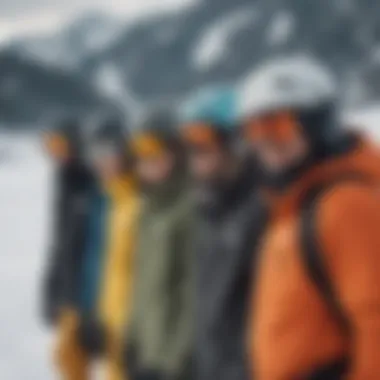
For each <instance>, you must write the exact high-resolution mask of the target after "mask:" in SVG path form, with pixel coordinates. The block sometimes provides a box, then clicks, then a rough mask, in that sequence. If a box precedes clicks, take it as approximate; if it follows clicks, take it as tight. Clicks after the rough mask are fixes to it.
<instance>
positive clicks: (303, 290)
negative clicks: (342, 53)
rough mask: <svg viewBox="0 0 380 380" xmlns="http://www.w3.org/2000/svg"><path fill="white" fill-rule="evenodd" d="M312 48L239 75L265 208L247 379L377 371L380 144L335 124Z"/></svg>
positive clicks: (358, 377) (347, 379)
mask: <svg viewBox="0 0 380 380" xmlns="http://www.w3.org/2000/svg"><path fill="white" fill-rule="evenodd" d="M336 93H337V92H336V85H335V81H334V78H333V75H332V74H330V72H329V71H328V70H327V69H326V68H325V67H323V65H321V64H320V63H319V62H317V61H314V60H313V59H312V58H310V57H297V58H294V57H287V58H284V59H283V60H276V61H272V62H268V63H266V64H265V65H264V66H263V67H261V68H259V69H258V70H257V71H255V72H254V73H253V74H252V76H251V77H249V78H248V79H247V81H246V82H245V83H244V84H243V86H242V89H241V99H240V117H241V120H242V125H243V131H244V134H245V136H246V138H247V140H248V141H249V142H250V144H251V146H252V148H253V150H254V152H255V153H256V155H257V157H258V160H259V162H260V166H261V169H262V171H263V174H264V176H265V179H266V181H265V186H264V189H263V191H264V192H265V194H266V196H267V198H268V201H269V203H270V206H271V212H270V220H269V224H268V227H267V229H266V231H265V235H264V237H263V241H262V246H261V252H260V262H259V265H258V268H256V270H257V271H258V280H257V283H256V284H255V293H254V295H253V296H252V305H251V314H250V318H249V334H248V349H249V350H248V352H249V357H250V361H251V366H252V377H253V378H254V379H255V380H341V379H344V380H375V379H380V234H379V231H378V229H379V225H380V193H379V189H378V186H379V184H380V153H379V150H378V149H377V147H374V146H372V145H371V144H370V143H369V142H368V141H366V140H365V139H364V138H363V137H361V136H357V135H354V134H351V133H349V132H347V131H345V129H344V128H341V126H340V122H339V120H338V117H337V106H336V103H337V95H336Z"/></svg>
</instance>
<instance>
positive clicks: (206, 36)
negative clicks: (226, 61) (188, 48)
mask: <svg viewBox="0 0 380 380" xmlns="http://www.w3.org/2000/svg"><path fill="white" fill-rule="evenodd" d="M257 16H258V13H257V10H256V9H255V8H254V7H245V8H243V9H240V10H238V11H236V12H233V13H232V14H229V15H228V16H227V17H223V18H222V19H219V20H217V21H216V22H214V23H213V24H212V25H211V26H210V27H208V28H207V29H206V30H205V32H204V33H203V34H202V36H201V38H200V39H199V40H198V41H196V44H195V48H194V50H193V54H192V61H193V64H194V65H195V66H196V67H197V68H198V69H201V70H206V69H209V68H211V67H212V66H213V65H215V64H217V63H218V62H220V61H221V60H222V59H223V58H224V57H225V56H226V54H227V52H228V44H229V40H230V39H231V37H233V35H234V34H235V33H237V32H238V31H239V30H241V29H243V28H244V27H245V26H246V25H248V24H251V23H254V22H255V21H256V17H257Z"/></svg>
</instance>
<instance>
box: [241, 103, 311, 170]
mask: <svg viewBox="0 0 380 380" xmlns="http://www.w3.org/2000/svg"><path fill="white" fill-rule="evenodd" d="M244 134H245V137H246V139H247V140H248V142H249V144H250V146H251V147H252V149H253V151H254V153H255V154H256V156H257V158H258V159H259V161H260V163H261V164H262V165H263V166H264V169H265V170H267V171H268V172H270V173H273V174H276V173H280V172H283V171H286V170H287V169H288V168H291V167H293V166H295V165H298V164H300V163H302V161H303V160H305V159H306V157H307V155H308V153H309V149H310V147H309V144H308V142H307V140H306V138H305V136H304V135H303V133H302V128H301V126H300V125H299V123H298V121H297V119H296V118H295V117H294V115H293V114H292V112H290V111H279V112H274V113H268V114H265V115H261V116H259V117H256V118H251V119H249V120H247V122H246V123H245V124H244Z"/></svg>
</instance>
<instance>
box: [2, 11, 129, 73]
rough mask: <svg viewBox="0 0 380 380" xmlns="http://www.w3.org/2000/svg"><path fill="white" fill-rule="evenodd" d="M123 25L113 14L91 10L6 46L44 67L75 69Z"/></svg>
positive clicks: (113, 37) (104, 44) (112, 39)
mask: <svg viewBox="0 0 380 380" xmlns="http://www.w3.org/2000/svg"><path fill="white" fill-rule="evenodd" d="M124 27H125V26H124V24H123V23H122V21H121V20H118V19H117V18H115V17H113V16H110V15H107V14H104V13H98V12H91V13H89V14H84V15H82V16H80V17H78V18H76V19H74V20H73V21H72V22H70V23H69V24H68V25H66V26H65V27H64V28H63V29H62V30H59V31H57V32H55V33H52V34H49V35H45V36H30V37H26V38H22V39H19V40H18V41H14V42H13V43H11V45H10V46H8V49H9V50H11V51H13V52H14V53H16V54H18V55H19V56H21V57H23V58H26V59H30V60H33V61H36V62H39V63H42V64H44V65H47V66H51V67H54V68H57V67H58V68H63V69H66V70H67V69H77V68H78V65H80V64H81V63H82V61H83V60H84V59H86V58H87V57H88V55H90V54H95V53H97V52H100V51H102V50H103V49H105V48H106V47H107V46H109V45H110V44H111V43H112V42H114V41H115V40H116V39H117V37H118V36H119V33H120V32H121V31H122V30H123V29H124Z"/></svg>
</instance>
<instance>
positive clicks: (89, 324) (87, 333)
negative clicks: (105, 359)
mask: <svg viewBox="0 0 380 380" xmlns="http://www.w3.org/2000/svg"><path fill="white" fill-rule="evenodd" d="M77 334H78V341H79V343H80V345H81V346H82V347H83V349H84V351H85V352H87V353H88V354H89V355H90V356H92V357H99V356H101V355H103V354H104V352H105V351H106V344H107V334H106V329H105V327H104V325H103V324H102V323H101V322H100V321H99V320H97V319H95V318H92V317H81V319H80V323H79V326H78V330H77Z"/></svg>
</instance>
